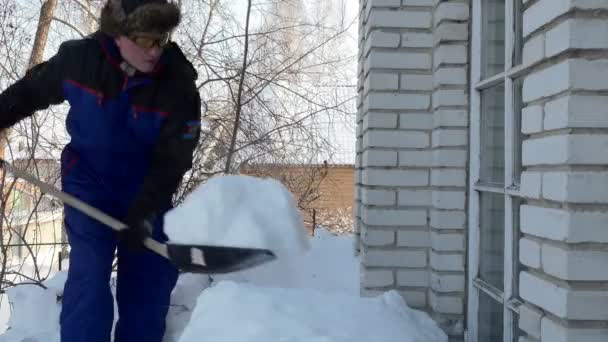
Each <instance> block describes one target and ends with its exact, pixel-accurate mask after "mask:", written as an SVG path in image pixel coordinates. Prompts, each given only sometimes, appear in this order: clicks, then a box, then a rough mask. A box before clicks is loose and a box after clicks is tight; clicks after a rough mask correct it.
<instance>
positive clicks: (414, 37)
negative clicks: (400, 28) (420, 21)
mask: <svg viewBox="0 0 608 342" xmlns="http://www.w3.org/2000/svg"><path fill="white" fill-rule="evenodd" d="M401 46H403V47H412V48H431V47H433V34H432V33H415V32H405V33H403V34H402V35H401Z"/></svg>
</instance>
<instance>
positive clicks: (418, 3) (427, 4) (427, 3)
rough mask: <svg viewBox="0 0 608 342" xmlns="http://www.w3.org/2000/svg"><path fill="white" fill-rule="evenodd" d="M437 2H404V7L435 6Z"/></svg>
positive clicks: (427, 0) (416, 0)
mask: <svg viewBox="0 0 608 342" xmlns="http://www.w3.org/2000/svg"><path fill="white" fill-rule="evenodd" d="M435 2H436V1H435V0H403V6H433V5H434V4H435Z"/></svg>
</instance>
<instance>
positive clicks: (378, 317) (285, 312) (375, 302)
mask: <svg viewBox="0 0 608 342" xmlns="http://www.w3.org/2000/svg"><path fill="white" fill-rule="evenodd" d="M203 340H204V341H222V342H224V341H225V342H228V341H229V342H267V341H294V342H447V336H446V335H445V333H444V332H443V331H441V330H440V329H439V328H438V326H437V324H436V323H435V322H434V321H433V320H431V318H430V317H429V316H428V315H427V314H426V313H423V312H421V311H416V310H412V309H410V308H409V307H408V306H407V305H406V304H405V302H404V301H403V299H402V297H401V296H400V295H399V294H398V293H397V292H395V291H389V292H386V293H385V294H384V295H382V296H379V297H375V298H359V297H356V296H350V295H341V294H337V293H334V294H327V293H323V292H319V291H315V290H310V289H308V290H307V289H281V288H263V287H257V286H255V285H251V284H239V283H235V282H228V281H223V282H220V283H218V284H217V285H215V286H213V287H211V288H209V289H207V290H205V291H204V292H203V293H202V294H201V296H200V297H199V299H198V304H197V306H196V309H195V311H194V313H193V314H192V319H191V321H190V324H189V325H188V327H187V328H186V330H185V331H184V334H183V335H182V337H181V338H180V340H179V342H200V341H203Z"/></svg>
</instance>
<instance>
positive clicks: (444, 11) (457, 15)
mask: <svg viewBox="0 0 608 342" xmlns="http://www.w3.org/2000/svg"><path fill="white" fill-rule="evenodd" d="M467 19H469V4H468V3H457V2H440V3H439V4H438V5H437V9H436V10H435V16H434V20H435V25H437V23H440V22H441V21H444V20H454V21H461V20H467Z"/></svg>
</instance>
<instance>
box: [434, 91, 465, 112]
mask: <svg viewBox="0 0 608 342" xmlns="http://www.w3.org/2000/svg"><path fill="white" fill-rule="evenodd" d="M467 103H468V100H467V95H466V93H465V90H464V89H439V90H435V91H434V92H433V107H434V108H438V107H447V106H466V105H467Z"/></svg>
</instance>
